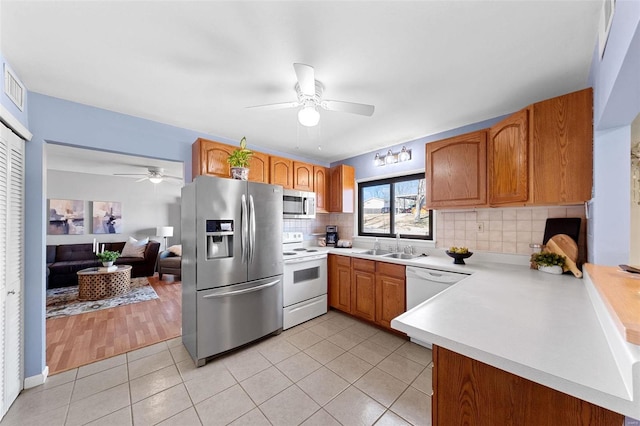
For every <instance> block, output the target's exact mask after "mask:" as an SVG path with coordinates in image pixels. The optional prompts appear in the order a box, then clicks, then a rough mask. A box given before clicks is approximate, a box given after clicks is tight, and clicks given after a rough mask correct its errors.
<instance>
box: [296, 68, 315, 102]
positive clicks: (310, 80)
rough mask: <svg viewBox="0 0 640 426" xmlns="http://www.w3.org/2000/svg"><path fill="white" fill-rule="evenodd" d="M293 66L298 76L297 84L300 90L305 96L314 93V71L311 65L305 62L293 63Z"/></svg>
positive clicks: (313, 94)
mask: <svg viewBox="0 0 640 426" xmlns="http://www.w3.org/2000/svg"><path fill="white" fill-rule="evenodd" d="M293 68H294V69H295V70H296V77H297V78H298V84H299V85H300V91H301V92H302V94H303V95H306V96H315V95H316V78H315V71H314V70H313V67H312V66H311V65H306V64H297V63H296V64H293Z"/></svg>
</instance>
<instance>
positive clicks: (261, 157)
mask: <svg viewBox="0 0 640 426" xmlns="http://www.w3.org/2000/svg"><path fill="white" fill-rule="evenodd" d="M249 180H250V181H251V182H260V183H269V155H268V154H263V153H262V152H256V151H253V156H252V157H251V162H250V163H249Z"/></svg>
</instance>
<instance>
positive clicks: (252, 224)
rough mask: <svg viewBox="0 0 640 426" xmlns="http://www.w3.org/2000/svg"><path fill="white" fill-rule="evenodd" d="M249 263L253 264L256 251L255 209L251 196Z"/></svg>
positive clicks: (251, 196) (250, 196)
mask: <svg viewBox="0 0 640 426" xmlns="http://www.w3.org/2000/svg"><path fill="white" fill-rule="evenodd" d="M249 209H250V211H249V214H250V215H251V219H249V256H248V257H249V262H250V263H253V257H254V255H255V251H256V208H255V205H254V204H253V195H249Z"/></svg>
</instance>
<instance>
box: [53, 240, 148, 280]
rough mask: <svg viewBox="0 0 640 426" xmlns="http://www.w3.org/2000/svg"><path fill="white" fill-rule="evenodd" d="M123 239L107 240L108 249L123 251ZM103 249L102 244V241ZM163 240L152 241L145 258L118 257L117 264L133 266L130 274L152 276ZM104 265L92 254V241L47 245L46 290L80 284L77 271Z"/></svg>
mask: <svg viewBox="0 0 640 426" xmlns="http://www.w3.org/2000/svg"><path fill="white" fill-rule="evenodd" d="M124 245H125V243H124V242H114V243H104V249H105V250H111V251H117V252H120V253H122V249H123V248H124ZM100 247H101V248H102V243H100ZM159 250H160V243H159V242H157V241H153V240H151V241H149V243H148V244H147V245H146V248H145V250H144V257H119V258H118V259H116V261H115V264H116V265H131V267H132V269H131V277H132V278H135V277H149V276H152V275H153V274H154V273H155V270H156V262H157V260H158V251H159ZM96 266H101V262H100V261H99V260H98V258H96V255H95V254H94V253H93V244H91V243H87V244H61V245H48V246H47V289H51V288H59V287H68V286H72V285H78V275H77V272H78V271H80V270H81V269H85V268H92V267H96Z"/></svg>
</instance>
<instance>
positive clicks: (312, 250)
mask: <svg viewBox="0 0 640 426" xmlns="http://www.w3.org/2000/svg"><path fill="white" fill-rule="evenodd" d="M305 250H306V251H308V252H309V253H313V252H316V251H318V250H316V249H305Z"/></svg>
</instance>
